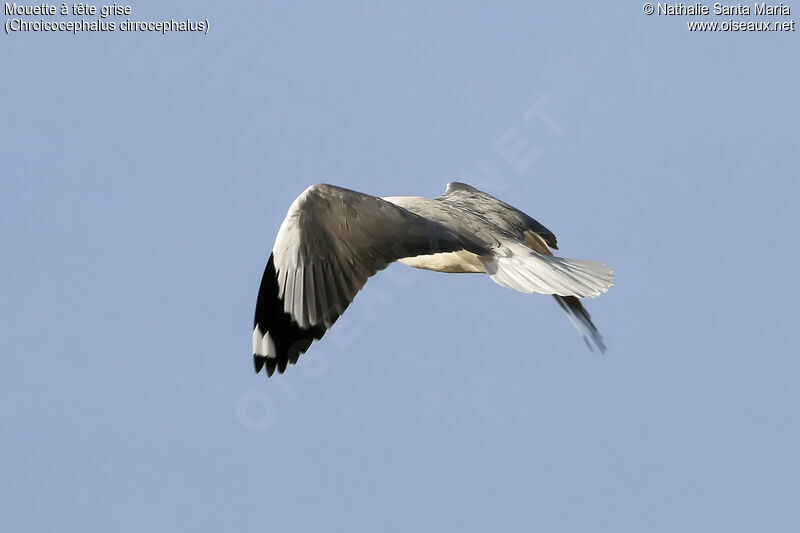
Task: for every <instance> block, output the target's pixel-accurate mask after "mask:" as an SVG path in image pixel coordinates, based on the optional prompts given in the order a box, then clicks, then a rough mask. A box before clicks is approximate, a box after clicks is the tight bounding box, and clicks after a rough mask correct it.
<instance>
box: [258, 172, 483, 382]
mask: <svg viewBox="0 0 800 533" xmlns="http://www.w3.org/2000/svg"><path fill="white" fill-rule="evenodd" d="M463 249H467V250H470V251H472V252H474V253H482V252H483V249H482V248H481V247H480V245H478V244H476V243H474V242H470V241H469V240H468V239H466V238H465V237H463V236H460V235H456V234H454V233H453V232H451V231H449V230H448V229H446V228H444V227H443V226H441V225H440V224H438V223H436V222H434V221H431V220H428V219H425V218H423V217H420V216H418V215H416V214H414V213H411V212H410V211H407V210H406V209H403V208H402V207H399V206H397V205H394V204H392V203H390V202H387V201H384V200H382V199H380V198H377V197H374V196H370V195H367V194H362V193H359V192H356V191H351V190H349V189H344V188H341V187H335V186H332V185H313V186H311V187H309V188H308V189H306V190H305V191H304V192H303V193H302V194H301V195H300V196H299V197H298V198H297V199H296V200H295V201H294V203H293V204H292V206H291V207H290V208H289V212H288V213H287V215H286V218H285V219H284V221H283V223H282V224H281V227H280V229H279V230H278V235H277V237H276V239H275V246H274V248H273V250H272V254H271V255H270V258H269V261H268V262H267V266H266V269H265V270H264V276H263V277H262V279H261V287H260V289H259V293H258V300H257V302H256V312H255V320H254V324H253V359H254V364H255V369H256V372H259V371H260V370H261V368H263V367H264V366H266V367H267V374H268V375H272V374H273V372H274V371H275V370H276V369H277V370H278V371H279V372H283V371H284V370H285V369H286V366H287V364H289V363H292V364H293V363H296V362H297V359H298V357H299V356H300V354H302V353H303V352H305V351H306V350H307V349H308V347H309V346H310V345H311V343H312V342H314V340H316V339H320V338H322V336H323V335H324V334H325V331H326V330H327V329H328V328H330V327H331V326H332V325H333V323H334V322H335V321H336V319H337V318H338V317H339V316H340V315H341V314H342V313H344V311H345V309H346V308H347V306H348V305H349V304H350V302H352V301H353V298H354V297H355V295H356V293H358V291H360V290H361V288H362V287H363V286H364V284H365V283H366V282H367V279H368V278H369V277H370V276H372V275H373V274H375V273H376V272H378V271H379V270H383V269H384V268H386V267H387V266H388V265H389V264H390V263H392V262H394V261H396V260H398V259H400V258H403V257H413V256H417V255H427V254H432V253H438V252H453V251H458V250H463Z"/></svg>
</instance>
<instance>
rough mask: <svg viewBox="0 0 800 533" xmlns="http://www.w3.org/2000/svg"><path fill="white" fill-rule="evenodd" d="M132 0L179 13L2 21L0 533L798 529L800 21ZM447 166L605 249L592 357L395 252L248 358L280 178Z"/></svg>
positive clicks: (509, 297) (433, 172) (612, 7)
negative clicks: (41, 22) (126, 24)
mask: <svg viewBox="0 0 800 533" xmlns="http://www.w3.org/2000/svg"><path fill="white" fill-rule="evenodd" d="M131 5H132V8H133V14H132V15H131V16H130V17H127V18H130V19H132V20H145V21H146V20H161V19H169V18H174V19H176V20H183V19H186V18H191V19H192V20H203V19H208V20H209V22H210V24H211V27H210V31H209V33H208V34H207V35H202V34H185V33H184V34H171V35H166V36H162V35H160V34H146V33H123V32H119V31H117V32H114V33H86V34H82V35H77V36H73V35H70V34H59V33H27V34H20V33H15V34H12V35H6V34H5V33H3V34H0V69H1V72H2V82H0V101H1V102H2V122H3V127H2V130H0V161H2V170H0V241H1V242H2V249H3V260H2V261H0V285H1V286H2V294H1V295H0V302H2V303H0V313H1V315H0V349H1V350H2V363H3V365H2V371H1V372H0V478H1V479H2V483H0V529H2V530H3V531H37V532H38V531H56V530H59V531H84V532H94V531H97V532H101V531H102V532H107V531H131V532H140V531H167V532H172V531H192V532H205V531H226V530H230V531H276V532H282V531H298V532H308V531H348V532H352V531H369V532H373V531H402V532H407V531H417V530H420V531H426V530H430V531H487V530H500V531H547V532H585V531H592V532H642V531H647V532H653V531H663V532H675V531H682V532H690V531H698V532H707V531H725V532H727V533H730V532H739V531H771V532H783V531H787V532H788V531H797V530H798V527H800V510H798V507H797V497H798V493H800V454H799V453H798V450H800V427H799V426H798V418H797V408H798V405H799V404H800V391H799V390H798V382H799V380H800V357H798V353H797V340H796V328H797V327H798V326H797V323H796V322H797V318H798V316H799V315H800V313H799V312H798V311H800V310H799V309H798V304H797V299H796V293H797V290H796V287H797V283H796V279H797V271H798V267H797V262H798V258H800V254H799V252H800V250H799V249H798V243H797V236H796V230H797V228H798V223H800V217H798V197H799V196H800V186H798V172H797V165H798V147H800V111H798V105H797V95H798V94H800V74H798V72H800V71H798V68H797V67H798V62H797V61H798V52H800V32H789V33H784V34H774V33H770V34H767V33H750V32H716V33H712V32H706V33H691V32H689V31H688V30H687V26H686V21H687V20H692V17H677V16H675V17H670V16H658V15H653V16H646V15H645V14H644V13H643V12H642V5H641V4H637V3H631V2H619V3H612V4H608V3H597V2H569V3H557V2H551V3H550V4H548V5H536V4H535V3H532V2H504V3H502V5H499V6H498V5H496V3H495V5H490V3H489V2H455V1H452V2H435V3H433V2H395V3H389V2H348V3H336V5H334V3H332V2H314V3H303V4H302V5H301V4H297V3H281V4H278V3H276V2H252V3H224V2H205V1H197V2H181V1H172V2H151V1H139V2H136V3H134V4H131ZM709 5H711V4H709ZM789 5H790V6H791V9H792V11H793V13H792V15H791V16H789V17H776V18H775V19H769V18H766V17H749V18H748V17H733V18H735V19H740V18H741V19H744V20H790V19H792V18H794V17H795V16H798V17H800V4H798V5H797V6H795V5H794V4H793V3H790V4H789ZM795 10H797V13H795ZM8 18H10V17H9V16H4V22H5V20H6V19H8ZM30 18H32V19H35V20H38V19H39V18H41V17H30ZM89 18H92V17H89ZM94 18H97V17H94ZM125 18H126V17H117V18H116V19H114V20H117V21H120V20H124V19H125ZM696 18H697V19H698V20H719V21H726V20H728V19H729V18H730V17H724V16H723V17H719V18H714V17H713V16H712V17H707V18H702V17H696ZM68 19H69V18H68V17H67V18H65V20H68ZM536 106H538V108H537V107H536ZM531 109H533V111H530V110H531ZM537 109H538V110H539V111H541V112H538V113H537V112H536V110H537ZM453 180H459V181H466V182H469V183H472V184H473V185H476V186H480V187H483V188H484V189H485V190H487V191H488V192H490V193H492V194H495V195H496V196H498V197H500V198H501V199H504V200H506V201H508V202H509V203H512V204H513V205H515V206H516V207H519V208H520V209H523V210H524V211H526V212H527V213H529V214H530V215H532V216H534V217H535V218H537V219H538V220H539V221H541V222H542V223H543V224H545V225H546V226H547V227H549V228H550V229H552V230H553V231H554V232H555V233H556V234H557V235H558V238H559V244H560V245H561V251H562V253H563V254H564V255H565V256H568V257H579V258H586V259H600V260H603V261H605V262H606V263H608V264H609V265H611V266H612V267H613V268H614V269H615V272H616V282H617V284H616V286H614V287H613V288H612V290H611V291H610V292H609V293H608V294H606V295H604V296H602V297H600V298H599V299H597V300H594V301H590V302H588V303H587V307H588V309H589V310H590V312H591V313H592V317H593V318H594V319H595V322H596V323H597V325H598V327H599V328H600V329H601V331H602V332H603V334H604V336H605V339H606V341H607V344H608V347H609V350H608V352H607V353H606V354H605V355H603V356H601V355H598V354H592V353H590V352H589V351H588V350H587V349H586V347H585V345H584V344H583V342H582V341H581V339H580V337H579V336H577V334H576V333H575V331H574V330H573V329H572V327H571V325H570V324H569V322H568V321H567V319H566V318H565V316H563V313H562V312H561V311H560V309H559V308H558V307H557V306H556V304H555V303H554V302H553V301H552V299H551V298H549V297H545V296H540V295H524V294H519V293H515V292H513V291H510V290H507V289H503V288H502V287H500V286H498V285H496V284H494V283H492V282H491V280H489V279H488V278H486V277H485V276H473V275H461V276H446V275H443V274H436V273H431V272H422V271H416V270H411V269H408V268H406V267H404V266H402V265H395V266H392V267H390V268H389V269H388V270H387V271H385V272H383V273H381V274H379V275H378V276H376V277H375V278H374V279H372V280H371V281H370V282H369V283H368V284H367V286H366V288H365V290H364V291H363V292H362V293H361V294H360V295H359V296H358V297H357V298H356V301H355V303H354V304H353V305H352V306H351V307H350V309H349V310H348V311H347V313H346V314H345V315H344V317H343V318H342V319H341V320H340V322H339V323H337V325H336V326H335V327H334V328H333V329H332V330H331V331H330V332H329V334H328V335H327V336H326V337H325V338H324V339H323V341H322V342H320V343H317V344H315V345H313V346H312V348H311V350H310V351H309V353H308V354H307V355H306V356H304V357H303V359H302V362H301V364H300V365H298V366H297V367H292V368H290V369H289V371H288V372H287V374H286V375H285V376H284V377H282V378H280V379H272V380H266V379H265V378H264V376H263V374H262V375H255V374H254V373H253V368H252V355H251V327H252V315H253V308H254V304H255V298H256V293H257V290H258V284H259V281H260V278H261V273H262V270H263V268H264V265H265V263H266V260H267V257H268V254H269V251H270V249H271V247H272V244H273V239H274V237H275V234H276V232H277V229H278V226H279V224H280V222H281V220H282V219H283V217H284V215H285V213H286V210H287V209H288V207H289V205H290V203H291V202H292V200H293V199H294V198H295V197H296V196H297V195H298V194H299V193H300V192H301V191H302V190H303V189H304V188H305V187H306V186H308V185H310V184H312V183H317V182H328V183H334V184H337V185H341V186H345V187H349V188H353V189H357V190H360V191H364V192H368V193H372V194H376V195H385V196H387V195H420V196H429V197H430V196H437V195H438V194H440V193H441V192H443V191H444V187H445V183H446V182H448V181H453Z"/></svg>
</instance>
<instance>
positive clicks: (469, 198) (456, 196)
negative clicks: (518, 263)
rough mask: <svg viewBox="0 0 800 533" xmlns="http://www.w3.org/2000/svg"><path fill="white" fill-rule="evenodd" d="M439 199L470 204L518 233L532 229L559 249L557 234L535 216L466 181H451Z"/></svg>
mask: <svg viewBox="0 0 800 533" xmlns="http://www.w3.org/2000/svg"><path fill="white" fill-rule="evenodd" d="M437 200H438V201H440V202H443V203H446V204H449V205H454V206H457V207H462V208H463V207H464V206H469V207H470V210H471V211H472V212H476V213H481V215H482V216H483V217H484V218H486V219H487V220H488V221H489V222H491V223H492V224H494V225H496V226H498V227H501V228H504V229H506V230H507V231H510V232H512V233H515V234H517V235H524V234H525V232H526V231H532V232H534V233H536V234H537V235H539V236H541V237H542V239H544V241H545V242H546V243H547V245H548V246H550V248H553V249H554V250H558V245H557V242H556V236H555V234H554V233H553V232H552V231H550V230H549V229H547V228H546V227H544V225H542V224H540V223H539V222H538V221H536V220H535V219H534V218H532V217H530V216H528V215H526V214H525V213H523V212H522V211H520V210H519V209H517V208H515V207H513V206H510V205H508V204H507V203H505V202H503V201H502V200H498V199H497V198H495V197H494V196H492V195H490V194H487V193H485V192H483V191H481V190H479V189H476V188H475V187H472V186H471V185H467V184H466V183H459V182H451V183H448V184H447V190H446V191H445V193H444V194H443V195H441V196H440V197H438V198H437Z"/></svg>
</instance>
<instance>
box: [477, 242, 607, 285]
mask: <svg viewBox="0 0 800 533" xmlns="http://www.w3.org/2000/svg"><path fill="white" fill-rule="evenodd" d="M480 260H481V263H483V267H484V268H485V269H486V273H487V274H489V276H490V277H491V278H492V280H493V281H494V282H495V283H497V284H499V285H502V286H504V287H508V288H510V289H514V290H517V291H520V292H528V293H530V292H538V293H541V294H554V295H558V296H575V297H577V298H593V297H595V296H598V295H600V294H602V293H604V292H606V291H607V290H608V289H609V287H611V285H613V279H614V273H613V271H612V270H611V269H610V268H608V267H607V266H606V265H604V264H603V263H600V262H598V261H584V260H582V259H565V258H563V257H556V256H554V255H543V254H540V253H538V252H534V251H532V250H531V249H530V248H528V247H526V246H524V245H523V244H519V245H511V246H510V247H509V253H508V255H507V256H505V257H496V256H482V257H481V258H480Z"/></svg>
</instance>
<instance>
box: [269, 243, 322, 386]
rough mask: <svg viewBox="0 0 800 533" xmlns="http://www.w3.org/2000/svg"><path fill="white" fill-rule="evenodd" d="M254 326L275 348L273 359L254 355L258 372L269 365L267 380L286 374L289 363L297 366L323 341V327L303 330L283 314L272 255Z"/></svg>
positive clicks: (285, 313) (284, 312)
mask: <svg viewBox="0 0 800 533" xmlns="http://www.w3.org/2000/svg"><path fill="white" fill-rule="evenodd" d="M253 327H254V328H256V329H257V330H258V331H257V332H258V333H261V334H263V335H269V336H270V340H271V341H272V344H273V345H274V353H271V354H270V355H272V357H267V356H265V355H259V354H253V365H254V367H255V370H256V373H259V372H260V371H261V369H262V368H264V367H265V366H266V367H267V377H270V376H272V374H274V373H275V370H277V371H278V372H279V373H283V372H284V371H285V370H286V367H287V366H288V365H289V364H294V363H296V362H297V359H298V357H300V354H302V353H303V352H305V351H306V350H308V347H309V346H310V345H311V343H312V342H313V341H314V339H321V338H322V336H323V335H324V334H325V326H324V325H322V324H320V325H316V326H311V327H308V328H301V327H300V326H298V325H297V323H296V322H294V320H292V317H291V316H290V315H289V313H287V312H286V311H284V305H283V300H282V299H281V297H280V295H279V290H278V274H277V272H276V270H275V260H274V257H273V255H272V254H270V256H269V260H268V261H267V266H266V268H264V275H263V276H262V278H261V286H260V287H259V290H258V299H257V300H256V312H255V317H254V319H253ZM262 332H263V333H262Z"/></svg>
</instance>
